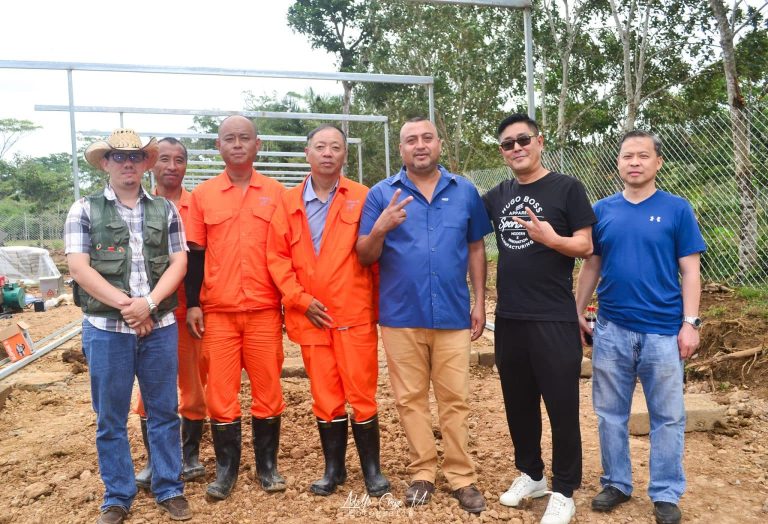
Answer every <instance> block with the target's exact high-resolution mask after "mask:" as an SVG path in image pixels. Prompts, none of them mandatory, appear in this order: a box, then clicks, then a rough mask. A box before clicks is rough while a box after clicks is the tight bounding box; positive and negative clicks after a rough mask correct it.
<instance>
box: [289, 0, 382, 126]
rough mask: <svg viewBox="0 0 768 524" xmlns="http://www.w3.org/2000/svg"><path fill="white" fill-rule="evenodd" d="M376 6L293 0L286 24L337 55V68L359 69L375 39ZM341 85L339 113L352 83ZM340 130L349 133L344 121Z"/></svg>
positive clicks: (356, 0)
mask: <svg viewBox="0 0 768 524" xmlns="http://www.w3.org/2000/svg"><path fill="white" fill-rule="evenodd" d="M378 9H379V3H378V1H377V0H297V1H296V2H295V3H294V4H293V5H292V6H291V7H290V8H289V9H288V25H289V26H290V27H291V28H292V29H293V30H294V31H297V32H299V33H301V34H303V35H305V36H306V37H307V38H308V39H309V42H310V43H311V44H312V47H314V48H316V49H325V50H326V51H328V52H329V53H333V54H335V55H337V56H338V67H339V71H344V72H354V71H360V70H362V69H364V68H365V67H366V62H367V56H368V53H369V52H370V49H371V47H372V46H374V44H375V43H376V42H377V40H378V38H379V32H378V21H377V12H378ZM342 86H343V87H344V98H343V103H342V112H343V114H345V115H348V114H350V109H351V104H352V87H353V85H352V82H349V81H346V80H345V81H342ZM342 129H343V130H344V132H345V133H349V125H348V123H347V122H343V123H342Z"/></svg>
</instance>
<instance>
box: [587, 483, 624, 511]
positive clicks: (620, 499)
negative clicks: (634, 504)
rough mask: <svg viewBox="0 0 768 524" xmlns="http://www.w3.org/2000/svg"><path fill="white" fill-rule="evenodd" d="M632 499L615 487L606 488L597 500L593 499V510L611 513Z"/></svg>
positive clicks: (597, 496)
mask: <svg viewBox="0 0 768 524" xmlns="http://www.w3.org/2000/svg"><path fill="white" fill-rule="evenodd" d="M629 499H630V497H629V495H625V494H624V493H622V492H621V491H620V490H618V489H616V488H614V487H613V486H606V487H605V488H603V491H601V492H600V493H598V494H597V495H596V496H595V498H593V499H592V509H593V510H595V511H611V510H612V509H613V508H615V507H616V506H618V505H619V504H623V503H624V502H626V501H628V500H629Z"/></svg>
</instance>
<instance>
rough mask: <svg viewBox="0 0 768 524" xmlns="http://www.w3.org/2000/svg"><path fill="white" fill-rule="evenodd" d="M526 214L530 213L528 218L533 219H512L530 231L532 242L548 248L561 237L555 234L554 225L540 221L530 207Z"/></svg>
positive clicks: (526, 209) (527, 208)
mask: <svg viewBox="0 0 768 524" xmlns="http://www.w3.org/2000/svg"><path fill="white" fill-rule="evenodd" d="M525 212H526V213H528V216H529V217H530V218H531V219H530V220H523V219H522V218H519V217H512V220H514V221H515V222H516V223H518V224H520V225H521V226H523V227H524V228H525V229H526V230H527V231H528V236H529V237H530V239H531V240H533V241H535V242H538V243H540V244H544V245H545V246H547V247H551V246H552V244H553V242H555V241H556V240H557V239H558V238H559V237H560V236H559V235H558V234H557V233H555V230H554V229H553V228H552V224H550V223H549V222H547V221H546V220H539V219H538V217H537V216H536V214H534V212H533V211H531V208H530V207H526V208H525Z"/></svg>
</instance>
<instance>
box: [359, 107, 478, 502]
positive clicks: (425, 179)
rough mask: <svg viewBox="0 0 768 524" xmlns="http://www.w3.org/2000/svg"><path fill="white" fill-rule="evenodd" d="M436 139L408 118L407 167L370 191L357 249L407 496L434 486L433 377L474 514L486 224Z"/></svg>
mask: <svg viewBox="0 0 768 524" xmlns="http://www.w3.org/2000/svg"><path fill="white" fill-rule="evenodd" d="M441 145H442V144H441V140H440V138H439V137H438V135H437V130H436V129H435V126H434V125H433V124H432V123H431V122H430V121H428V120H426V119H424V118H416V119H412V120H409V121H408V122H406V123H405V125H404V126H403V128H402V129H401V131H400V156H401V157H402V159H403V164H405V165H404V167H403V169H401V170H400V172H399V173H398V174H396V175H394V176H392V177H389V178H387V179H386V180H383V181H382V182H379V183H378V184H376V185H375V186H374V187H373V188H372V189H371V191H370V192H369V193H368V198H367V199H366V202H365V207H364V208H363V216H362V218H361V222H360V237H359V238H358V241H357V252H358V256H359V257H360V261H361V262H362V263H363V264H366V265H367V264H372V263H374V262H376V261H378V262H379V269H380V278H381V281H380V299H379V323H380V324H381V333H382V339H383V342H384V349H385V351H386V354H387V362H388V366H389V376H390V380H391V382H392V391H393V392H394V395H395V401H396V405H397V410H398V413H399V415H400V420H401V422H402V424H403V429H404V430H405V434H406V437H407V439H408V446H409V449H410V461H411V462H410V464H409V466H408V473H409V475H411V477H412V482H411V484H410V486H409V488H408V490H407V491H406V503H407V504H409V505H414V504H424V503H426V502H427V501H428V500H429V498H430V497H431V495H432V493H433V492H434V489H435V485H434V483H435V476H436V473H437V448H436V446H435V440H434V437H433V433H432V420H431V415H430V410H429V382H430V380H431V381H432V384H433V387H434V392H435V398H436V399H437V403H438V412H439V413H440V415H441V416H440V430H441V432H442V435H443V442H444V445H445V459H444V461H443V473H444V475H445V478H446V480H447V481H448V483H449V484H450V488H451V491H452V492H453V495H454V497H456V498H457V499H458V500H459V504H460V505H461V507H462V508H464V509H465V510H466V511H468V512H470V513H479V512H481V511H483V510H484V509H485V500H484V498H483V496H482V494H481V493H480V492H479V491H478V489H477V488H476V487H475V482H476V481H477V474H476V473H475V466H474V464H473V462H472V459H471V458H470V456H469V453H468V451H467V440H468V428H467V418H468V416H469V404H468V396H469V351H470V341H471V340H475V339H476V338H477V337H479V336H480V335H481V334H482V332H483V328H484V327H485V276H486V261H485V246H484V244H483V237H484V236H485V235H486V234H487V233H489V232H490V231H491V227H490V224H489V222H488V217H487V215H486V214H485V209H484V207H483V202H482V200H481V199H480V195H479V194H478V192H477V189H475V187H474V186H473V185H472V184H471V183H470V182H469V181H467V180H466V179H465V178H463V177H461V176H457V175H454V174H452V173H449V172H448V171H447V170H446V169H445V168H444V167H442V166H440V165H439V164H438V163H437V161H438V158H439V157H440V151H441ZM467 269H469V278H470V281H471V283H472V288H473V291H474V307H472V309H471V312H470V303H469V289H468V288H467V281H466V277H467Z"/></svg>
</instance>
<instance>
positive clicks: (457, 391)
mask: <svg viewBox="0 0 768 524" xmlns="http://www.w3.org/2000/svg"><path fill="white" fill-rule="evenodd" d="M381 337H382V341H383V342H384V351H385V352H386V355H387V365H388V366H389V378H390V381H391V382H392V392H393V393H394V395H395V405H396V406H397V412H398V413H399V415H400V422H401V424H402V425H403V430H405V436H406V438H407V440H408V448H409V458H410V461H411V462H410V464H409V465H408V469H407V472H408V474H409V475H410V476H411V478H412V480H426V481H429V482H432V483H434V482H435V476H436V474H437V447H436V445H435V438H434V435H433V433H432V414H431V413H430V409H429V383H430V380H431V381H432V387H433V390H434V393H435V399H436V400H437V413H438V418H439V423H440V431H441V432H442V435H443V445H444V454H443V464H442V467H443V474H444V475H445V478H446V480H447V481H448V484H449V485H450V488H451V490H456V489H459V488H462V487H464V486H468V485H470V484H474V483H475V482H476V481H477V474H476V473H475V465H474V463H473V462H472V459H471V458H470V456H469V453H468V451H467V441H468V437H469V429H468V426H467V418H468V417H469V404H468V397H469V351H470V334H469V330H468V329H462V330H443V329H422V328H391V327H384V326H382V328H381Z"/></svg>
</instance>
